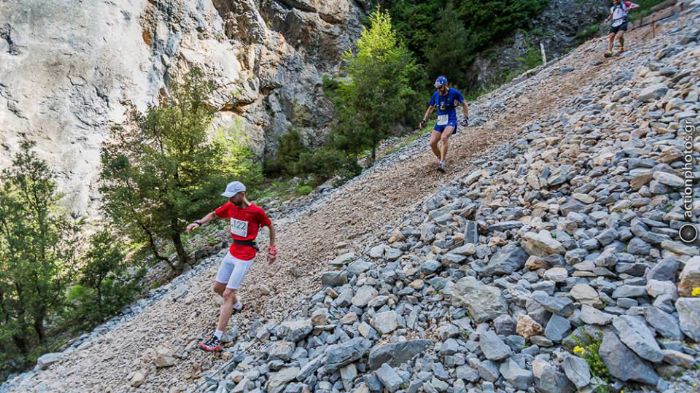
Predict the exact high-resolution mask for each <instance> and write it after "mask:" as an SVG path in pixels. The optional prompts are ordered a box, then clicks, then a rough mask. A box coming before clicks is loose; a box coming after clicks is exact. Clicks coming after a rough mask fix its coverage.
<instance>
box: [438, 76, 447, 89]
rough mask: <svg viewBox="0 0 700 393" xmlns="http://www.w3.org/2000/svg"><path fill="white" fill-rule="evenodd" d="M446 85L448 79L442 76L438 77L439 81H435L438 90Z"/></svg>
mask: <svg viewBox="0 0 700 393" xmlns="http://www.w3.org/2000/svg"><path fill="white" fill-rule="evenodd" d="M445 84H447V78H445V77H444V76H442V75H440V76H438V77H437V79H435V87H436V88H438V87H441V86H443V85H445Z"/></svg>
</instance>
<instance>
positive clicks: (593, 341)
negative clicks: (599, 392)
mask: <svg viewBox="0 0 700 393" xmlns="http://www.w3.org/2000/svg"><path fill="white" fill-rule="evenodd" d="M601 341H602V340H601V338H600V337H599V336H598V337H590V336H588V335H586V337H585V339H584V340H582V339H578V342H577V345H576V346H575V347H574V349H573V352H574V354H576V355H577V356H579V357H581V358H583V359H584V360H585V361H586V363H588V366H589V367H590V369H591V374H592V375H593V376H594V377H598V378H600V379H602V380H603V381H605V382H606V383H609V382H610V372H609V371H608V367H607V366H606V365H605V363H604V362H603V358H601V357H600V344H601Z"/></svg>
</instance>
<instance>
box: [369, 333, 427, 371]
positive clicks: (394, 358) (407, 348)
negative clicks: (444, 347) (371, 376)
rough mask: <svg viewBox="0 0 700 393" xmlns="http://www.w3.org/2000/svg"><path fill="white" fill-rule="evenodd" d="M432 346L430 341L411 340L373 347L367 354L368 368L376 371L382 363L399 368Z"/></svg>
mask: <svg viewBox="0 0 700 393" xmlns="http://www.w3.org/2000/svg"><path fill="white" fill-rule="evenodd" d="M432 344H433V343H432V341H430V340H411V341H404V342H398V343H393V344H386V345H381V346H378V347H374V348H372V350H371V351H370V353H369V368H370V369H371V370H376V369H377V368H379V367H380V366H381V365H382V364H384V363H388V364H389V365H390V366H392V367H399V366H401V365H402V364H403V363H405V362H408V361H409V360H411V359H412V358H413V357H414V356H416V355H418V354H419V353H422V352H424V351H425V350H426V349H427V348H429V347H430V346H431V345H432Z"/></svg>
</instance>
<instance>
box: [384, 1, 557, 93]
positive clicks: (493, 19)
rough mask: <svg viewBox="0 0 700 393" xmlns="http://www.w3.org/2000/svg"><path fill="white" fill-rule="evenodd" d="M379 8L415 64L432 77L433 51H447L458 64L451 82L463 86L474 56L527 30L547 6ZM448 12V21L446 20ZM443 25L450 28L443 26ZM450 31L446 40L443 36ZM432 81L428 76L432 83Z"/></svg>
mask: <svg viewBox="0 0 700 393" xmlns="http://www.w3.org/2000/svg"><path fill="white" fill-rule="evenodd" d="M379 3H380V5H382V6H383V7H385V8H386V9H388V11H389V13H390V14H391V16H392V18H393V20H394V22H395V26H396V30H397V31H398V33H399V34H400V36H401V37H402V38H403V39H405V40H406V43H407V47H408V48H409V49H411V50H412V51H413V53H414V54H416V55H417V56H418V60H419V61H420V62H421V63H424V64H429V67H428V69H429V71H430V72H435V68H434V67H433V66H430V64H431V63H439V61H438V60H433V59H432V58H431V56H435V55H438V56H441V52H439V50H438V49H435V48H436V47H440V48H448V49H447V50H448V51H449V53H445V55H446V56H449V57H450V58H456V59H458V63H455V70H454V71H452V73H453V74H456V75H455V76H453V77H452V80H453V81H456V82H457V83H458V84H463V85H466V84H465V83H464V81H465V80H466V79H467V77H468V75H466V72H467V71H466V70H467V67H468V66H469V65H470V64H471V63H472V62H473V61H474V59H475V57H476V54H477V53H478V52H480V51H482V50H484V49H487V48H488V47H490V46H493V44H495V43H497V42H498V41H500V40H502V39H504V38H506V37H508V36H510V35H511V34H512V32H513V31H515V30H517V29H520V28H527V27H528V26H529V24H530V20H531V19H532V18H533V17H535V16H537V15H539V14H540V13H541V12H542V11H543V10H544V8H545V7H546V5H547V3H548V1H547V0H487V1H483V0H461V1H457V2H454V6H452V5H451V2H450V1H448V0H385V1H380V2H379ZM451 7H452V10H450V8H451ZM441 10H442V12H441ZM449 12H452V13H453V14H454V16H449V15H446V13H449ZM436 15H440V21H439V22H438V23H435V19H436ZM455 18H456V19H458V20H459V21H460V22H461V25H462V28H458V27H456V25H454V19H455ZM444 23H446V24H449V26H451V27H449V28H448V27H446V26H443V24H444ZM450 29H452V32H453V34H452V35H450V34H449V32H450ZM438 37H444V38H438ZM450 44H453V45H450ZM435 76H437V75H431V77H432V78H434V77H435Z"/></svg>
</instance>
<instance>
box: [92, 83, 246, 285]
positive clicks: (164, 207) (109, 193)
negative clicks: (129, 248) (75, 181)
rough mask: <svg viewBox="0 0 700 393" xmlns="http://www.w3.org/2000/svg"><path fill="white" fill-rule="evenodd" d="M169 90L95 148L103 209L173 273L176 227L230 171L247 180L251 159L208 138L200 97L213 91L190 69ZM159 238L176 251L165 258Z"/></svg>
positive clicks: (203, 205) (179, 266)
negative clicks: (98, 150)
mask: <svg viewBox="0 0 700 393" xmlns="http://www.w3.org/2000/svg"><path fill="white" fill-rule="evenodd" d="M171 90H172V94H171V96H170V97H168V98H167V99H164V100H163V101H162V102H161V104H160V105H158V106H151V107H149V108H148V110H147V112H146V113H145V114H141V113H139V112H138V111H136V110H133V111H132V112H131V113H130V115H131V116H130V117H131V120H132V121H131V126H124V127H115V128H114V129H113V130H112V134H111V138H110V141H109V142H108V143H106V144H105V146H104V147H103V150H102V172H101V184H102V185H101V187H100V191H101V193H102V195H104V198H105V201H104V211H105V212H106V213H107V215H108V216H109V217H111V218H112V220H113V222H114V223H115V224H116V226H117V227H118V228H120V230H121V231H122V232H123V234H125V235H127V236H128V237H129V238H130V239H131V240H132V241H135V242H136V243H141V244H146V245H147V246H148V247H149V248H150V250H151V252H152V253H153V255H154V256H155V257H156V258H157V259H159V260H162V261H165V262H167V263H168V264H169V265H170V266H171V268H172V269H173V271H174V272H175V273H179V272H181V271H182V270H183V269H184V268H185V266H187V264H188V262H189V258H188V255H187V252H186V251H185V245H184V243H183V239H182V236H181V234H182V232H183V230H184V227H185V226H186V224H187V223H188V222H190V221H192V220H194V219H196V218H199V217H201V216H202V215H203V214H205V213H207V212H209V211H211V209H212V206H215V205H216V204H217V203H221V202H222V200H221V197H220V193H221V190H223V189H224V187H225V185H226V182H227V181H228V180H230V179H231V176H236V178H237V179H240V180H244V181H245V180H247V179H248V178H250V177H251V176H252V175H253V174H254V172H256V171H257V166H256V165H253V164H252V163H251V156H250V155H249V154H242V155H241V157H231V156H230V154H232V153H231V152H239V153H240V152H242V151H243V150H245V149H231V148H230V147H231V146H227V145H225V144H224V143H235V141H228V142H224V143H217V142H215V141H211V140H210V138H208V135H207V130H208V129H209V127H210V124H211V120H212V116H213V114H214V112H215V109H214V108H212V107H211V106H210V105H209V104H208V103H207V101H206V100H207V98H208V97H209V95H210V94H212V92H213V90H214V86H213V84H212V83H211V82H210V81H208V80H206V79H204V77H203V75H202V73H201V71H199V70H197V69H194V70H192V71H191V72H190V73H189V74H188V75H187V76H186V77H185V78H184V81H183V82H182V83H176V84H174V85H173V86H172V89H171ZM163 241H166V242H168V243H169V244H170V245H172V247H173V249H174V250H175V254H176V255H177V260H176V262H171V261H170V260H169V258H168V257H167V251H166V250H164V247H163V246H162V243H163Z"/></svg>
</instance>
